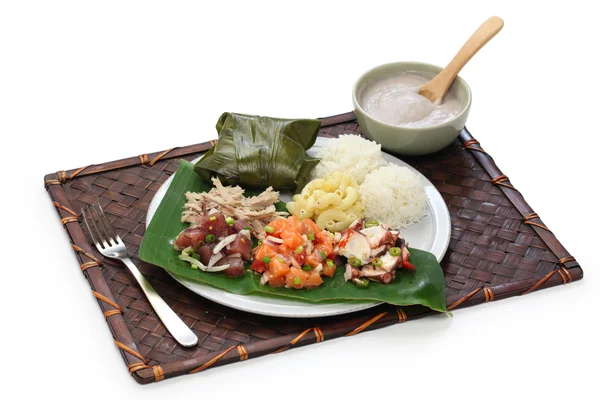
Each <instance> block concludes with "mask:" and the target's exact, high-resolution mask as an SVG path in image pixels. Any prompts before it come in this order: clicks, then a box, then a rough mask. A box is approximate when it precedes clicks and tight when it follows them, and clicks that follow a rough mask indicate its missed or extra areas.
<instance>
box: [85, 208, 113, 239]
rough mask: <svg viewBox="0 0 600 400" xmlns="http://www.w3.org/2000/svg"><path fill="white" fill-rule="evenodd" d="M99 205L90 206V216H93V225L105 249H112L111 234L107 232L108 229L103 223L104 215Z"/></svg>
mask: <svg viewBox="0 0 600 400" xmlns="http://www.w3.org/2000/svg"><path fill="white" fill-rule="evenodd" d="M97 205H98V203H94V204H92V205H91V206H90V215H92V225H94V227H95V228H96V232H97V233H98V236H100V238H101V241H102V244H103V246H104V247H110V246H112V245H113V244H112V243H111V240H110V239H111V238H110V233H108V232H107V230H106V227H105V226H104V223H103V221H102V215H101V214H100V212H99V211H98V207H97Z"/></svg>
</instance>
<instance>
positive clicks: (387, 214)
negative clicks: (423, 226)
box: [359, 164, 427, 229]
mask: <svg viewBox="0 0 600 400" xmlns="http://www.w3.org/2000/svg"><path fill="white" fill-rule="evenodd" d="M359 192H360V196H361V201H362V204H363V207H364V211H365V217H366V219H369V220H376V221H379V222H381V223H386V224H389V225H391V226H392V228H394V229H401V228H405V227H407V226H409V225H411V224H413V223H416V222H418V221H419V220H420V219H421V218H423V217H424V216H425V215H426V211H427V194H426V193H425V187H424V186H423V183H422V182H421V179H420V177H419V175H417V174H416V173H415V172H413V171H412V170H410V169H409V168H407V167H401V166H399V165H395V164H390V165H388V166H384V167H380V168H378V169H376V170H374V171H372V172H371V173H369V174H368V175H367V176H366V177H365V179H364V182H363V183H362V185H361V186H360V190H359Z"/></svg>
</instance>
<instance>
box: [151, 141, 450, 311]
mask: <svg viewBox="0 0 600 400" xmlns="http://www.w3.org/2000/svg"><path fill="white" fill-rule="evenodd" d="M328 140H332V139H327V138H317V141H316V143H315V145H314V146H313V147H312V148H311V149H310V150H309V151H308V154H310V155H312V156H315V153H316V151H317V149H319V148H320V147H322V146H323V145H324V144H325V143H326V142H327V141H328ZM383 158H384V159H385V160H386V161H388V162H389V163H393V164H397V165H401V166H406V167H408V168H410V169H411V170H413V171H415V172H416V173H417V174H419V175H420V176H421V179H423V182H425V191H426V193H427V196H428V198H429V199H428V201H427V209H428V210H427V216H426V217H424V218H423V219H422V220H421V221H420V222H419V223H418V224H414V225H412V226H410V227H408V228H406V229H403V230H402V231H401V233H400V235H401V236H402V237H404V238H405V239H406V241H407V242H408V243H410V246H411V247H414V248H417V249H422V250H426V251H429V252H430V253H432V254H434V255H435V256H436V258H437V259H438V261H441V260H442V258H443V257H444V254H445V253H446V250H447V249H448V244H449V243H450V228H451V225H450V213H449V212H448V207H446V203H445V202H444V199H443V198H442V196H441V194H440V193H439V192H438V191H437V189H436V188H435V186H433V184H432V183H431V182H429V180H427V178H425V177H424V176H423V175H422V174H421V173H420V172H418V171H417V170H416V169H414V168H413V167H411V166H410V165H408V164H406V163H405V162H403V161H402V160H399V159H397V158H396V157H394V156H392V155H390V154H387V153H383ZM172 180H173V179H172V177H171V178H169V179H168V180H167V181H166V182H165V183H164V184H163V185H162V186H161V187H160V189H158V191H157V192H156V195H155V196H154V198H153V199H152V201H151V202H150V206H149V207H148V214H147V216H146V225H149V224H150V221H151V220H152V217H153V216H154V213H155V212H156V209H157V208H158V205H159V204H160V202H161V201H162V199H163V197H164V196H165V193H166V192H167V189H168V188H169V185H170V184H171V181H172ZM281 200H282V201H289V200H291V195H290V194H283V193H282V194H281ZM171 276H173V278H174V279H175V280H177V281H178V282H179V283H181V284H182V285H183V286H185V287H186V288H188V289H189V290H191V291H192V292H194V293H197V294H199V295H200V296H202V297H205V298H207V299H209V300H212V301H214V302H217V303H220V304H223V305H225V306H227V307H231V308H235V309H238V310H242V311H247V312H251V313H255V314H262V315H270V316H276V317H288V318H312V317H326V316H331V315H339V314H347V313H351V312H354V311H359V310H364V309H366V308H370V307H375V306H376V305H378V304H381V303H379V302H373V301H369V302H364V301H341V302H337V303H326V304H320V303H308V302H305V301H300V300H292V299H285V298H279V297H267V296H261V295H245V296H242V295H239V294H233V293H229V292H226V291H224V290H221V289H216V288H213V287H211V286H208V285H205V284H203V283H200V282H195V281H192V280H190V279H186V278H183V277H181V276H178V275H174V274H171Z"/></svg>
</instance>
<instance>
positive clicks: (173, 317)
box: [121, 258, 198, 347]
mask: <svg viewBox="0 0 600 400" xmlns="http://www.w3.org/2000/svg"><path fill="white" fill-rule="evenodd" d="M121 260H122V261H123V263H124V264H125V265H126V266H127V268H129V270H130V271H131V273H132V274H133V276H134V277H135V279H136V280H137V281H138V283H139V284H140V287H141V288H142V290H143V291H144V293H145V294H146V297H147V298H148V301H150V304H151V305H152V307H153V308H154V311H156V314H157V315H158V317H159V318H160V320H161V321H162V322H163V324H164V325H165V328H167V330H168V331H169V333H171V335H173V338H175V340H177V341H178V342H179V344H181V345H182V346H185V347H192V346H195V345H196V344H198V337H197V336H196V335H195V334H194V332H192V330H191V329H190V328H188V326H187V325H186V324H185V323H184V322H183V321H182V320H181V318H179V317H178V316H177V314H175V312H174V311H173V310H172V309H171V307H169V305H168V304H167V303H166V302H165V301H164V300H163V298H162V297H160V295H159V294H158V293H157V292H156V290H154V288H153V287H152V285H150V282H148V281H147V280H146V278H144V275H142V273H141V272H140V270H139V269H138V268H137V267H136V266H135V264H134V263H133V262H132V261H131V260H130V259H129V258H122V259H121Z"/></svg>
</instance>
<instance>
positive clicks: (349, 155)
mask: <svg viewBox="0 0 600 400" xmlns="http://www.w3.org/2000/svg"><path fill="white" fill-rule="evenodd" d="M317 158H319V159H321V162H320V163H319V164H317V166H316V167H315V168H314V169H313V171H312V174H311V179H316V178H325V177H326V176H327V175H329V174H331V173H333V172H342V173H344V172H346V171H349V172H350V173H351V174H352V176H353V177H354V179H355V180H356V183H358V184H359V185H360V184H361V183H363V182H364V180H365V177H366V176H367V174H368V173H369V172H371V171H374V170H376V169H377V168H379V167H381V166H382V165H387V162H386V161H385V160H384V159H383V156H382V155H381V145H380V144H378V143H375V142H372V141H370V140H366V139H363V138H361V137H360V136H358V135H340V136H339V138H337V139H334V140H330V141H329V142H328V143H327V144H326V145H325V146H323V147H322V148H321V149H320V150H319V152H318V154H317Z"/></svg>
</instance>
